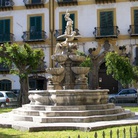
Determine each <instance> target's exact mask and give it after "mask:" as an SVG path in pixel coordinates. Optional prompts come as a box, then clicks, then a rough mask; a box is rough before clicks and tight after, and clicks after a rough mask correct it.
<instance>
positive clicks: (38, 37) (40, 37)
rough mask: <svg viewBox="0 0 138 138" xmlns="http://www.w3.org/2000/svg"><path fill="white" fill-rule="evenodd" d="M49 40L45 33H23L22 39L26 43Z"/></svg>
mask: <svg viewBox="0 0 138 138" xmlns="http://www.w3.org/2000/svg"><path fill="white" fill-rule="evenodd" d="M46 38H47V35H46V32H45V31H33V32H32V31H26V32H23V36H22V39H23V41H24V42H29V41H45V39H46Z"/></svg>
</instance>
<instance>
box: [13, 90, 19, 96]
mask: <svg viewBox="0 0 138 138" xmlns="http://www.w3.org/2000/svg"><path fill="white" fill-rule="evenodd" d="M11 91H12V92H14V94H15V95H16V96H17V97H19V94H20V89H12V90H11Z"/></svg>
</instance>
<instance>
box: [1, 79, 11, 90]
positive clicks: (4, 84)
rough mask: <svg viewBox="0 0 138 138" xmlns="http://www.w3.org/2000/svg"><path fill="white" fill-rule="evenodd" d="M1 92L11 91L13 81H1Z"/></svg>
mask: <svg viewBox="0 0 138 138" xmlns="http://www.w3.org/2000/svg"><path fill="white" fill-rule="evenodd" d="M0 90H3V91H9V90H11V81H10V80H0Z"/></svg>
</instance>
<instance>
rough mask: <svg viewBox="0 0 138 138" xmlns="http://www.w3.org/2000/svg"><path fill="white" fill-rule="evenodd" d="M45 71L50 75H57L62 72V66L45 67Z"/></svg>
mask: <svg viewBox="0 0 138 138" xmlns="http://www.w3.org/2000/svg"><path fill="white" fill-rule="evenodd" d="M46 72H47V73H49V74H52V75H59V74H61V73H63V72H64V68H63V67H61V68H47V69H46Z"/></svg>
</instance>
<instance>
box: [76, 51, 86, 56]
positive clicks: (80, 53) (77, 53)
mask: <svg viewBox="0 0 138 138" xmlns="http://www.w3.org/2000/svg"><path fill="white" fill-rule="evenodd" d="M76 55H79V56H85V57H86V55H85V53H84V52H81V51H79V50H77V51H76Z"/></svg>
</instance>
